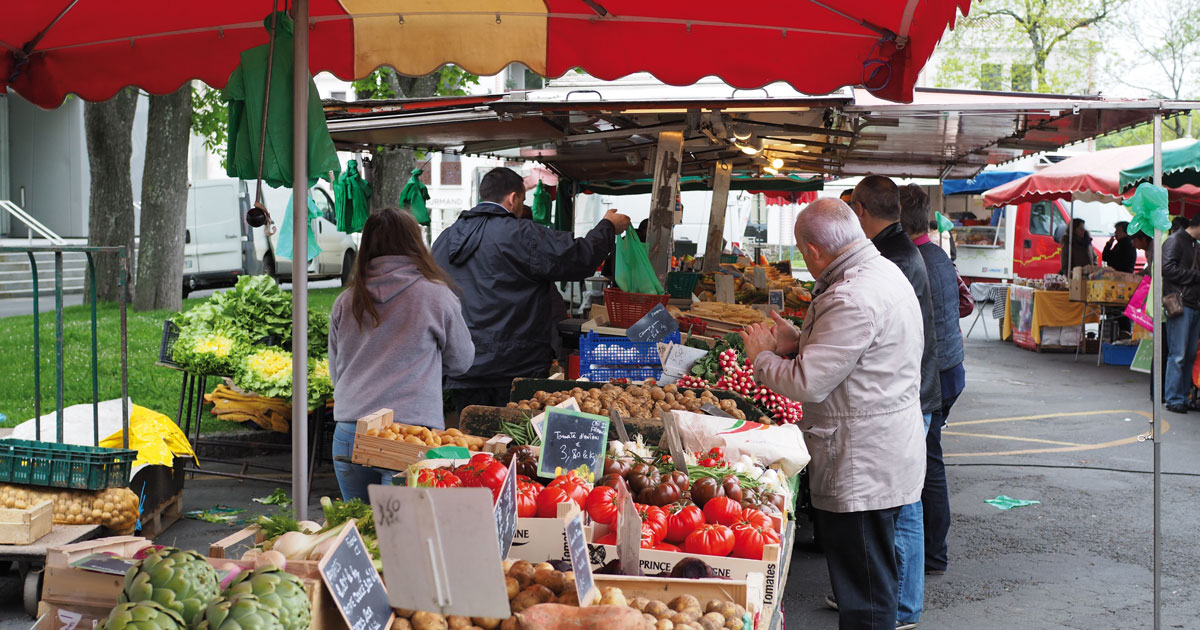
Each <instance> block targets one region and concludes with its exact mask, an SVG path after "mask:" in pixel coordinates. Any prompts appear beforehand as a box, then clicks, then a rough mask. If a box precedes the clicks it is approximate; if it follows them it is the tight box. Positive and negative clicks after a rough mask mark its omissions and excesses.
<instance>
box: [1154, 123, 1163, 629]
mask: <svg viewBox="0 0 1200 630" xmlns="http://www.w3.org/2000/svg"><path fill="white" fill-rule="evenodd" d="M1154 185H1155V186H1162V113H1161V112H1160V113H1156V114H1154ZM1152 273H1153V275H1154V295H1153V297H1152V299H1153V300H1154V301H1153V302H1152V304H1154V367H1153V369H1152V370H1151V373H1152V374H1154V408H1153V416H1152V421H1153V423H1154V427H1153V436H1154V442H1153V444H1154V446H1153V448H1154V630H1159V628H1160V624H1161V623H1162V562H1161V560H1162V555H1161V554H1162V524H1161V523H1160V519H1161V518H1162V459H1161V452H1162V440H1161V439H1159V436H1161V435H1162V431H1161V429H1160V423H1161V422H1162V414H1163V402H1162V396H1163V372H1164V370H1163V368H1162V366H1163V363H1162V358H1163V342H1164V341H1165V337H1166V331H1165V330H1163V313H1162V312H1163V309H1162V285H1163V280H1162V230H1160V229H1158V228H1157V227H1155V228H1154V270H1153V272H1152Z"/></svg>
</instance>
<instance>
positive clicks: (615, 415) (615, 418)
mask: <svg viewBox="0 0 1200 630" xmlns="http://www.w3.org/2000/svg"><path fill="white" fill-rule="evenodd" d="M608 419H609V420H610V421H611V422H612V425H613V426H614V427H616V429H617V437H618V438H620V440H621V443H622V444H624V443H625V442H628V441H629V432H628V431H626V430H625V419H624V418H622V417H621V414H620V413H619V412H618V411H617V410H616V409H609V410H608Z"/></svg>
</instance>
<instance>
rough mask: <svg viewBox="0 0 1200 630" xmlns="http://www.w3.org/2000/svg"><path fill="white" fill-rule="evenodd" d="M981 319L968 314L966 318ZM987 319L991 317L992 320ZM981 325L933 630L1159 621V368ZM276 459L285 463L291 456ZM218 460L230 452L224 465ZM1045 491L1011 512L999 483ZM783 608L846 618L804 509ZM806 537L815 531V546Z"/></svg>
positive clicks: (182, 534)
mask: <svg viewBox="0 0 1200 630" xmlns="http://www.w3.org/2000/svg"><path fill="white" fill-rule="evenodd" d="M964 323H965V324H967V325H969V323H970V322H969V321H964ZM981 325H983V324H981ZM986 325H987V326H988V327H989V329H988V330H989V333H990V336H991V339H990V340H987V339H985V338H984V335H983V331H982V329H981V328H980V327H979V326H977V327H976V329H975V331H974V333H973V335H972V337H971V338H970V339H969V340H968V342H967V364H966V368H967V388H966V390H965V391H964V393H963V395H962V397H961V398H960V399H959V401H958V403H957V405H956V406H955V407H954V410H953V412H952V414H951V418H950V426H948V427H947V429H946V432H945V437H944V448H945V451H946V453H947V461H948V463H949V464H950V467H949V468H948V473H947V474H948V477H949V486H950V501H951V511H952V513H953V519H954V521H953V525H952V526H951V530H950V540H949V542H950V566H949V570H948V571H947V573H946V575H944V576H939V577H930V578H929V579H928V581H927V584H926V598H925V606H926V608H925V613H924V616H923V618H922V622H921V625H920V627H921V628H953V629H959V628H968V627H969V628H970V629H971V630H991V629H1001V628H1003V629H1010V628H1030V629H1042V628H1079V629H1084V628H1086V629H1094V628H1149V627H1151V614H1152V606H1151V602H1152V597H1153V594H1152V584H1153V579H1152V563H1151V560H1152V537H1151V527H1152V522H1153V521H1152V518H1153V512H1152V503H1151V497H1152V489H1153V485H1152V477H1151V475H1150V474H1149V472H1150V471H1151V470H1152V453H1153V451H1152V446H1151V443H1150V442H1139V441H1138V439H1137V438H1138V436H1139V435H1140V434H1144V433H1145V432H1147V431H1148V430H1149V428H1150V427H1149V424H1148V420H1147V419H1148V416H1149V413H1150V405H1149V403H1150V400H1149V396H1148V381H1149V378H1148V376H1146V375H1142V374H1137V373H1133V372H1130V371H1129V370H1128V369H1127V368H1118V367H1111V366H1101V367H1097V366H1096V364H1095V356H1094V355H1089V356H1083V357H1080V358H1079V360H1078V361H1075V360H1074V356H1073V355H1072V354H1049V353H1042V354H1037V353H1033V352H1029V351H1026V350H1022V349H1020V348H1017V347H1016V346H1014V345H1013V344H1012V343H1010V342H999V341H997V340H996V322H995V321H993V320H987V322H986ZM1166 419H1167V421H1168V429H1167V431H1166V432H1165V433H1164V434H1163V435H1162V461H1163V470H1164V471H1167V473H1168V474H1167V475H1165V476H1164V477H1163V497H1164V502H1163V513H1162V523H1163V552H1162V567H1163V578H1162V584H1163V624H1162V627H1163V628H1196V629H1198V630H1200V546H1197V545H1196V544H1195V542H1194V533H1193V531H1194V529H1195V525H1194V523H1197V522H1200V458H1197V457H1196V455H1195V454H1196V453H1197V452H1200V413H1194V414H1190V415H1175V414H1167V416H1166ZM271 459H274V460H275V462H276V463H279V464H281V465H283V466H286V463H287V460H286V456H276V457H274V458H264V459H261V460H257V461H260V462H266V461H270V460H271ZM218 467H219V468H220V466H218ZM263 474H266V475H276V478H277V479H278V482H277V483H263V482H237V481H232V480H229V479H225V478H217V477H212V478H197V479H192V480H189V481H188V482H187V491H186V492H185V494H184V508H185V509H188V510H190V509H197V508H208V507H212V506H214V505H217V504H223V505H229V506H236V507H246V508H248V512H247V516H248V517H253V516H254V515H256V514H258V513H262V512H263V511H265V510H267V509H270V508H265V507H264V506H261V505H259V504H257V503H254V502H252V501H251V499H252V498H253V497H261V496H266V495H267V494H269V493H270V491H271V490H272V489H273V488H274V487H276V486H277V485H280V486H285V487H286V486H288V485H289V484H290V481H289V479H290V478H289V477H288V475H287V473H278V472H273V471H266V472H263ZM313 485H314V492H313V498H314V501H313V502H312V504H311V505H312V507H311V508H310V509H311V510H312V513H313V514H319V508H318V507H317V504H316V501H317V500H319V497H320V496H321V495H322V494H334V493H336V484H335V482H334V480H333V478H332V475H331V472H330V471H329V470H328V469H327V468H326V469H324V470H321V471H319V472H318V473H317V477H316V478H315V479H314V482H313ZM1001 494H1003V495H1008V496H1010V497H1014V498H1018V499H1029V500H1035V501H1039V502H1040V503H1038V504H1036V505H1031V506H1028V507H1021V508H1015V509H1012V510H1010V511H1002V510H999V509H997V508H994V507H992V506H991V505H988V504H986V503H984V500H985V499H990V498H994V497H996V496H997V495H1001ZM800 522H801V527H800V528H799V529H800V531H799V535H798V542H799V543H800V544H799V545H798V549H797V552H796V554H795V555H794V556H793V562H792V566H791V570H790V573H789V578H788V583H787V588H786V591H785V594H784V611H785V615H786V622H787V627H788V628H791V629H795V628H803V629H806V630H807V629H812V630H823V629H832V628H836V627H837V614H836V613H834V612H833V611H831V610H828V609H826V608H825V606H824V604H823V603H822V600H823V598H824V595H825V594H826V593H828V592H829V591H830V589H829V580H828V574H827V571H826V567H825V561H824V558H823V556H821V555H820V554H819V553H817V552H816V551H815V550H814V549H813V548H812V545H811V539H812V537H811V530H809V529H808V528H807V527H805V526H804V519H803V518H802V519H801V521H800ZM233 531H236V528H235V527H232V526H228V525H219V524H212V523H206V522H203V521H195V520H187V519H185V520H181V521H180V522H178V523H176V524H175V525H174V526H172V527H171V528H170V529H168V530H167V531H166V532H165V533H164V534H163V535H161V536H159V537H158V539H157V542H160V543H164V544H173V545H178V546H181V547H186V548H192V549H197V550H202V551H203V550H207V548H208V545H209V544H210V543H211V542H213V541H216V540H218V539H220V538H222V537H224V536H226V535H228V534H230V533H232V532H233ZM805 543H808V544H805ZM17 587H18V584H17V582H16V581H15V580H14V579H12V578H8V579H5V578H4V577H3V576H2V575H0V630H9V629H15V628H28V627H29V619H27V618H25V617H24V615H23V613H21V612H20V605H19V589H18V588H17Z"/></svg>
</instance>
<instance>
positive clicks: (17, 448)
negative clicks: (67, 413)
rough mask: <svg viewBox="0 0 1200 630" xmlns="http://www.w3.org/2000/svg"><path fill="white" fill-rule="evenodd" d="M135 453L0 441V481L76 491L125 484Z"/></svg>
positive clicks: (52, 444)
mask: <svg viewBox="0 0 1200 630" xmlns="http://www.w3.org/2000/svg"><path fill="white" fill-rule="evenodd" d="M136 458H137V451H132V450H126V449H118V448H99V447H96V446H77V445H74V444H57V443H54V442H37V441H33V440H15V439H4V440H0V482H8V483H19V484H26V485H34V486H50V487H53V488H72V489H76V490H103V489H105V488H124V487H126V486H128V485H129V470H130V468H131V467H132V466H133V460H134V459H136Z"/></svg>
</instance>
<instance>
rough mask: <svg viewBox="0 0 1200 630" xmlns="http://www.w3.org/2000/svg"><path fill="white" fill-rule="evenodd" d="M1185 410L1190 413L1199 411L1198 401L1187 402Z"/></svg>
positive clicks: (1199, 404)
mask: <svg viewBox="0 0 1200 630" xmlns="http://www.w3.org/2000/svg"><path fill="white" fill-rule="evenodd" d="M1187 408H1188V409H1189V410H1190V411H1200V400H1189V401H1188V403H1187Z"/></svg>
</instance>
